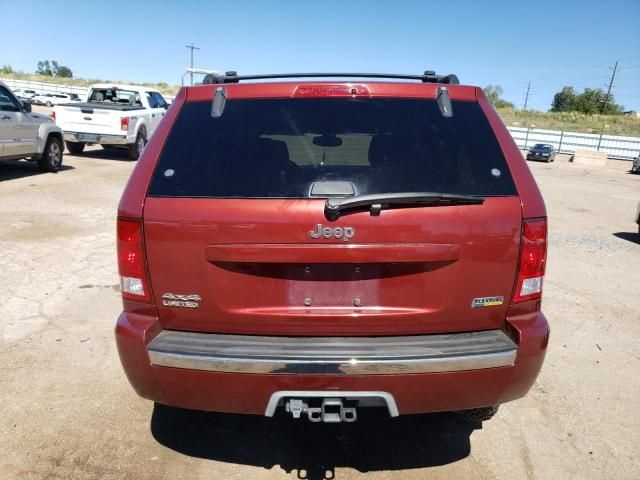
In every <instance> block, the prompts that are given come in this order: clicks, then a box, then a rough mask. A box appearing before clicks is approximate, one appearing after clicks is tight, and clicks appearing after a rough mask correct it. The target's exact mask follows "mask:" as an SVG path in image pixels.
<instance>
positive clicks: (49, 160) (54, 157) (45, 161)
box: [38, 137, 62, 172]
mask: <svg viewBox="0 0 640 480" xmlns="http://www.w3.org/2000/svg"><path fill="white" fill-rule="evenodd" d="M61 166H62V140H60V139H59V138H58V137H49V138H48V139H47V144H46V145H45V146H44V150H43V152H42V156H41V157H40V158H39V159H38V167H39V168H40V170H42V171H44V172H57V171H58V170H60V167H61Z"/></svg>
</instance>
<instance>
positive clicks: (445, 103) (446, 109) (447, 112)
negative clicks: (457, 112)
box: [438, 87, 453, 118]
mask: <svg viewBox="0 0 640 480" xmlns="http://www.w3.org/2000/svg"><path fill="white" fill-rule="evenodd" d="M438 107H440V113H441V114H442V116H443V117H447V118H451V117H453V109H452V107H451V98H449V89H448V88H447V87H438Z"/></svg>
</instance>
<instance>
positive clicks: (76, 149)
mask: <svg viewBox="0 0 640 480" xmlns="http://www.w3.org/2000/svg"><path fill="white" fill-rule="evenodd" d="M64 143H65V144H66V145H67V150H69V152H70V153H73V154H74V155H78V154H79V153H82V152H83V151H84V143H79V142H64Z"/></svg>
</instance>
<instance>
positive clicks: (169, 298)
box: [162, 293, 201, 308]
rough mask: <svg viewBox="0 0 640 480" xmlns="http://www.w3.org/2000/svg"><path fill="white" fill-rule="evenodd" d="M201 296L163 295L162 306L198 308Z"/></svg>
mask: <svg viewBox="0 0 640 480" xmlns="http://www.w3.org/2000/svg"><path fill="white" fill-rule="evenodd" d="M200 300H201V298H200V295H197V294H192V295H181V294H176V293H164V294H162V305H164V306H165V307H181V308H198V307H199V306H200V304H199V303H198V302H199V301H200Z"/></svg>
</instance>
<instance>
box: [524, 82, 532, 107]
mask: <svg viewBox="0 0 640 480" xmlns="http://www.w3.org/2000/svg"><path fill="white" fill-rule="evenodd" d="M529 91H531V82H529V83H528V84H527V95H526V96H525V97H524V108H523V110H526V109H527V103H529Z"/></svg>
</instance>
